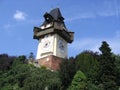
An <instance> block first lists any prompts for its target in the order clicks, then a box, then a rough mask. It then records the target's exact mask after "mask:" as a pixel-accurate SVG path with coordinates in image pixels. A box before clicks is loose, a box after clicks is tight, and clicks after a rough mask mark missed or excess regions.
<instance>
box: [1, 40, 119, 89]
mask: <svg viewBox="0 0 120 90" xmlns="http://www.w3.org/2000/svg"><path fill="white" fill-rule="evenodd" d="M99 50H100V51H101V53H97V52H93V51H83V52H81V53H80V54H78V55H77V56H76V57H71V58H69V59H67V60H63V61H62V63H61V64H60V69H59V71H57V72H53V71H50V70H47V69H45V68H38V67H35V66H33V65H31V64H28V60H29V59H27V58H26V56H24V55H22V56H19V57H14V56H9V55H7V54H1V55H0V90H119V88H120V55H115V54H114V53H112V52H111V48H110V47H109V45H108V43H107V42H106V41H103V42H102V45H101V46H100V48H99ZM32 55H33V54H31V56H32ZM31 56H30V57H31ZM31 58H32V57H31Z"/></svg>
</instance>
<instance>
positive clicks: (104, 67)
mask: <svg viewBox="0 0 120 90" xmlns="http://www.w3.org/2000/svg"><path fill="white" fill-rule="evenodd" d="M99 49H100V51H101V52H102V54H101V56H100V70H99V71H100V72H99V75H100V78H99V80H100V83H102V84H103V88H104V90H117V85H116V72H115V69H116V68H115V58H114V57H113V56H112V53H111V49H110V47H109V45H108V44H107V42H105V41H103V42H102V45H101V47H100V48H99Z"/></svg>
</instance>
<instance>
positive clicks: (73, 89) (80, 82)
mask: <svg viewBox="0 0 120 90" xmlns="http://www.w3.org/2000/svg"><path fill="white" fill-rule="evenodd" d="M68 90H87V77H86V76H85V74H84V73H83V72H82V71H77V73H76V74H75V76H74V78H73V80H72V83H71V86H70V87H69V88H68Z"/></svg>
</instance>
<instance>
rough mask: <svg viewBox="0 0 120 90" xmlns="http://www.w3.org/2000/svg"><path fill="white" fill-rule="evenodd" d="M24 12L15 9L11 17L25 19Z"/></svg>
mask: <svg viewBox="0 0 120 90" xmlns="http://www.w3.org/2000/svg"><path fill="white" fill-rule="evenodd" d="M26 16H27V15H26V13H24V12H22V11H19V10H17V11H16V12H15V14H14V15H13V18H14V19H15V20H20V21H21V20H25V19H26Z"/></svg>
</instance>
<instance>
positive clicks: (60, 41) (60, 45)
mask: <svg viewBox="0 0 120 90" xmlns="http://www.w3.org/2000/svg"><path fill="white" fill-rule="evenodd" d="M58 47H59V49H60V50H61V51H62V52H64V51H65V45H64V42H63V41H62V40H59V41H58Z"/></svg>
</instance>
